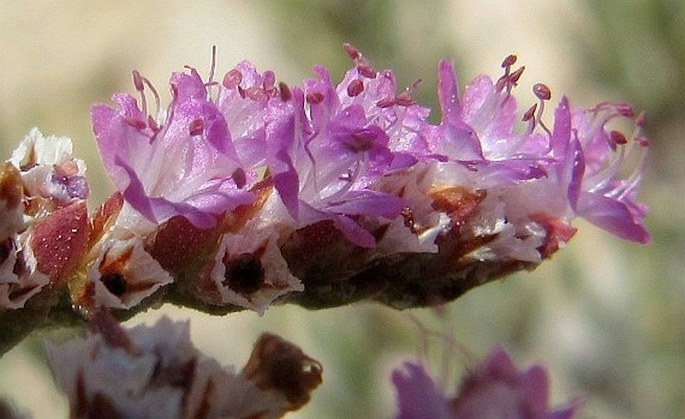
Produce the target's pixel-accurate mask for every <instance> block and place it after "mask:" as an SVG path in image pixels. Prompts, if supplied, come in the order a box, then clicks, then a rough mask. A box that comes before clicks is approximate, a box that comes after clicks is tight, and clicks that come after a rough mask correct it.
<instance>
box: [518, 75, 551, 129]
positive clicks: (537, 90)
mask: <svg viewBox="0 0 685 419" xmlns="http://www.w3.org/2000/svg"><path fill="white" fill-rule="evenodd" d="M521 69H523V67H522V68H521ZM512 75H513V74H512ZM533 94H534V95H535V96H537V98H538V99H540V108H538V112H537V116H536V118H535V121H536V122H537V123H538V124H540V126H541V127H542V129H543V130H545V132H547V134H548V135H549V136H552V132H551V131H550V130H549V128H547V126H546V125H545V123H544V122H543V121H542V115H543V114H544V113H545V101H547V100H550V99H551V98H552V91H551V90H550V89H549V87H547V86H546V85H545V84H542V83H536V84H535V85H533Z"/></svg>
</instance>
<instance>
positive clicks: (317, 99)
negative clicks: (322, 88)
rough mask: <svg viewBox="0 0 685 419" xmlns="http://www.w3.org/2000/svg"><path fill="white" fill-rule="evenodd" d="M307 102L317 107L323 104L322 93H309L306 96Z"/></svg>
mask: <svg viewBox="0 0 685 419" xmlns="http://www.w3.org/2000/svg"><path fill="white" fill-rule="evenodd" d="M306 98H307V102H308V103H310V104H312V105H317V104H319V103H321V102H323V93H321V92H311V93H307V95H306Z"/></svg>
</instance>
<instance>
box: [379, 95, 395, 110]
mask: <svg viewBox="0 0 685 419" xmlns="http://www.w3.org/2000/svg"><path fill="white" fill-rule="evenodd" d="M394 105H395V98H394V97H384V98H383V99H381V100H379V101H378V102H376V106H378V107H379V108H383V109H384V108H389V107H391V106H394Z"/></svg>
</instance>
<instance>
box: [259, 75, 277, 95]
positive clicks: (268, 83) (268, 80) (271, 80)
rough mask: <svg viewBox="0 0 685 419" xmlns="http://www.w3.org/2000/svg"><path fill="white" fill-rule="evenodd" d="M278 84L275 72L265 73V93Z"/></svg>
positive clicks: (263, 78)
mask: <svg viewBox="0 0 685 419" xmlns="http://www.w3.org/2000/svg"><path fill="white" fill-rule="evenodd" d="M274 84H276V74H275V73H274V72H273V71H265V72H264V74H263V75H262V87H263V88H264V90H265V91H268V90H271V89H273V87H274Z"/></svg>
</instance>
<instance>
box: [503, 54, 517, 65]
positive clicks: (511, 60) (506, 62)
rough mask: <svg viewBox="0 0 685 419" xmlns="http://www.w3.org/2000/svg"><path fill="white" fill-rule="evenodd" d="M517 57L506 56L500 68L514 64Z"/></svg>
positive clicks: (512, 55)
mask: <svg viewBox="0 0 685 419" xmlns="http://www.w3.org/2000/svg"><path fill="white" fill-rule="evenodd" d="M516 60H517V57H516V55H514V54H511V55H507V57H506V58H505V59H504V61H502V68H507V67H511V66H512V65H514V64H515V63H516Z"/></svg>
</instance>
